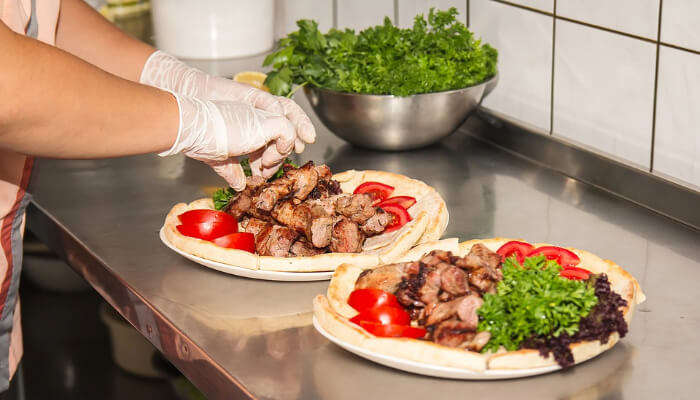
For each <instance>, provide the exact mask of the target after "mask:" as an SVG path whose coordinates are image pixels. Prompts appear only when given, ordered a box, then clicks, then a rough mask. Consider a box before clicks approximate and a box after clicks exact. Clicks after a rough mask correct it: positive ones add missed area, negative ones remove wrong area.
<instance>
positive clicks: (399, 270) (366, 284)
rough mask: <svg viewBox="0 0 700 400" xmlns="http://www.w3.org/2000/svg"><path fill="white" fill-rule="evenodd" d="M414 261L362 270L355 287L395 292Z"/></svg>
mask: <svg viewBox="0 0 700 400" xmlns="http://www.w3.org/2000/svg"><path fill="white" fill-rule="evenodd" d="M410 264H413V263H399V264H388V265H382V266H381V267H377V268H374V269H366V270H364V271H362V273H361V274H360V276H359V277H358V278H357V281H356V282H355V289H370V288H373V289H379V290H383V291H385V292H389V293H394V292H395V291H396V290H397V289H398V288H399V284H400V283H401V281H402V280H403V279H404V277H405V276H407V275H408V271H409V270H410V269H411V267H412V266H411V265H410Z"/></svg>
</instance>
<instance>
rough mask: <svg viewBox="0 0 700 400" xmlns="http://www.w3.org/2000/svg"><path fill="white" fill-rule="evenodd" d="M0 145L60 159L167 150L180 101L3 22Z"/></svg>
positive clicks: (0, 39)
mask: <svg viewBox="0 0 700 400" xmlns="http://www.w3.org/2000/svg"><path fill="white" fill-rule="evenodd" d="M0 48H2V49H3V54H4V56H3V62H2V63H0V98H2V99H3V101H1V102H0V147H2V148H5V149H10V150H13V151H16V152H20V153H25V154H31V155H37V156H45V157H56V158H102V157H117V156H125V155H131V154H141V153H150V152H160V151H164V150H167V149H168V148H170V146H171V145H172V144H173V142H174V141H175V138H176V136H177V133H178V125H179V113H178V105H177V102H176V99H175V98H174V97H173V96H172V95H171V94H169V93H167V92H164V91H161V90H158V89H155V88H152V87H148V86H144V85H139V84H137V83H134V82H131V81H129V80H126V79H121V78H119V77H117V76H114V75H111V74H109V73H107V72H105V71H103V70H101V69H99V68H96V67H95V66H93V65H90V64H88V63H87V62H85V61H83V60H81V59H79V58H77V57H75V56H72V55H70V54H68V53H66V52H64V51H62V50H60V49H57V48H55V47H52V46H48V45H45V44H43V43H41V42H39V41H36V40H33V39H29V38H26V37H24V36H21V35H18V34H16V33H14V32H12V31H11V30H10V29H9V28H8V27H7V26H6V25H5V24H3V23H1V22H0Z"/></svg>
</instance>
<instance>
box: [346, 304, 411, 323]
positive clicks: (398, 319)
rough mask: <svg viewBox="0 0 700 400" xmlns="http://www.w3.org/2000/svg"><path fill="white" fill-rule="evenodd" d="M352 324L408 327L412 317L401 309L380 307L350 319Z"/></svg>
mask: <svg viewBox="0 0 700 400" xmlns="http://www.w3.org/2000/svg"><path fill="white" fill-rule="evenodd" d="M350 321H351V322H354V323H356V324H358V325H360V323H361V322H375V323H378V324H383V325H387V324H395V325H408V324H409V323H411V317H410V316H409V315H408V313H407V312H406V310H404V309H403V308H400V307H391V306H379V307H374V308H370V309H367V310H364V311H362V312H360V313H359V314H357V315H356V316H354V317H352V318H350Z"/></svg>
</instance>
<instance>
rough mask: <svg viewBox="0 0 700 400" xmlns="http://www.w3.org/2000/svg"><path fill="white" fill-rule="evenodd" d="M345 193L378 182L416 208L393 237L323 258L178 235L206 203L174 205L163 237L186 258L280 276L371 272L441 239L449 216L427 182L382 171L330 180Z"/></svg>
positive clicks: (379, 237)
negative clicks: (347, 266) (184, 218)
mask: <svg viewBox="0 0 700 400" xmlns="http://www.w3.org/2000/svg"><path fill="white" fill-rule="evenodd" d="M333 179H335V180H337V181H339V182H340V186H341V189H342V190H343V192H344V193H352V192H353V191H354V190H355V188H356V187H357V186H359V185H360V184H362V183H363V182H369V181H377V182H382V183H385V184H387V185H391V186H394V188H395V190H394V193H393V194H392V196H403V195H406V196H413V197H415V198H416V204H414V205H413V206H412V207H411V208H409V209H408V211H409V214H410V215H411V218H412V220H411V221H410V222H409V223H407V224H406V225H404V226H403V227H401V229H398V230H396V231H394V232H389V233H385V234H381V235H377V236H373V237H371V238H368V239H367V240H365V243H364V245H363V251H362V252H361V253H327V254H320V255H316V256H311V257H271V256H258V255H256V254H251V253H248V252H246V251H243V250H237V249H227V248H223V247H220V246H217V245H215V244H213V243H211V242H209V241H206V240H201V239H197V238H192V237H188V236H184V235H182V234H181V233H180V232H179V231H178V230H177V228H176V227H177V225H179V224H180V222H179V220H178V218H177V216H178V215H180V214H182V213H184V212H185V211H189V210H196V209H214V203H213V202H212V200H211V199H210V198H203V199H198V200H195V201H193V202H191V203H189V204H185V203H178V204H176V205H175V206H173V208H172V209H171V210H170V212H169V213H168V215H167V217H166V219H165V224H164V226H163V232H164V234H165V237H166V239H167V240H168V241H169V242H170V244H172V245H173V246H175V247H177V248H178V249H180V250H182V251H185V252H187V253H190V254H193V255H196V256H198V257H202V258H205V259H207V260H212V261H217V262H221V263H224V264H229V265H235V266H237V267H242V268H248V269H259V270H267V271H284V272H321V271H333V270H335V268H336V267H337V266H338V265H341V264H343V263H351V264H354V265H357V266H361V267H366V268H369V267H373V266H376V265H379V264H381V263H389V262H393V261H394V260H398V259H399V258H401V257H402V256H403V255H404V254H406V253H407V252H408V251H409V250H410V249H412V248H413V247H415V246H416V245H420V244H423V243H430V242H434V241H436V240H438V239H439V238H440V236H442V234H443V232H444V231H445V228H446V227H447V222H448V220H449V214H448V212H447V207H446V205H445V201H444V200H443V199H442V197H441V196H440V194H438V192H437V191H436V190H435V189H433V188H432V187H430V186H428V185H426V184H425V183H423V182H421V181H419V180H416V179H411V178H408V177H406V176H403V175H399V174H394V173H390V172H382V171H356V170H350V171H345V172H342V173H339V174H336V175H334V176H333Z"/></svg>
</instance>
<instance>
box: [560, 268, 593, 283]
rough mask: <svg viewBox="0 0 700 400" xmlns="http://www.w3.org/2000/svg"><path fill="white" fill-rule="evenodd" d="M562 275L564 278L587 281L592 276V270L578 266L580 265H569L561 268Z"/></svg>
mask: <svg viewBox="0 0 700 400" xmlns="http://www.w3.org/2000/svg"><path fill="white" fill-rule="evenodd" d="M559 275H560V276H563V277H564V278H567V279H574V280H578V281H580V280H583V281H585V280H586V279H588V278H589V277H590V276H591V271H589V270H587V269H584V268H578V267H567V268H564V269H563V270H561V272H559Z"/></svg>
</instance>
